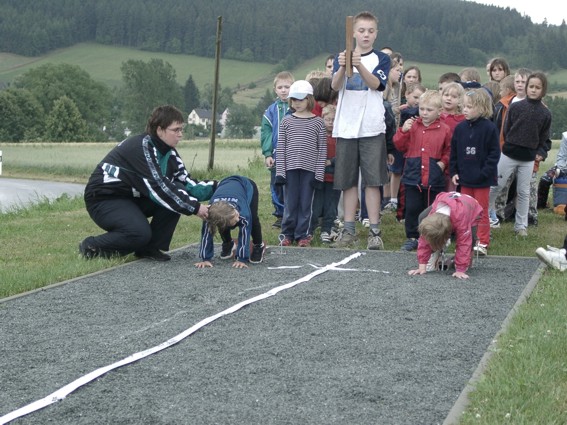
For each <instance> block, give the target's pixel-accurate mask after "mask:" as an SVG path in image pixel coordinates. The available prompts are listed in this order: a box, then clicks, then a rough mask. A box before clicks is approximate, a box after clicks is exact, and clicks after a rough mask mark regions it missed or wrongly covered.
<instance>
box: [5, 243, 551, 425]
mask: <svg viewBox="0 0 567 425" xmlns="http://www.w3.org/2000/svg"><path fill="white" fill-rule="evenodd" d="M196 245H197V244H196V243H194V244H188V245H185V246H182V247H180V248H177V249H174V250H171V251H170V252H176V251H181V250H185V249H187V248H191V247H194V246H196ZM268 248H272V249H274V250H278V249H280V247H279V245H273V246H268ZM289 248H292V249H293V248H295V247H286V248H285V249H289ZM302 249H303V248H302ZM311 249H328V248H311ZM353 252H354V250H353ZM384 252H398V251H384ZM495 257H504V256H495ZM526 258H527V257H526ZM529 258H531V257H529ZM136 261H140V260H136ZM129 264H131V262H128V263H124V264H119V265H117V266H113V267H110V268H107V269H104V270H99V271H96V272H94V273H90V274H86V275H83V276H78V277H75V278H73V279H69V280H65V281H63V282H58V283H54V284H51V285H48V286H44V287H42V288H37V289H33V290H31V291H27V292H24V293H22V294H17V295H12V296H11V297H7V298H2V299H0V304H2V303H4V302H7V301H11V300H14V299H17V298H20V297H25V296H28V295H32V294H35V293H37V292H41V291H47V290H49V289H52V288H56V287H59V286H62V285H66V284H69V283H73V282H75V281H77V280H80V279H83V278H86V277H91V276H96V275H99V274H102V273H106V272H108V271H110V270H115V269H119V268H121V267H125V266H127V265H129ZM545 269H546V267H545V265H543V264H542V265H540V266H539V267H538V268H537V270H536V271H535V273H534V274H533V276H532V277H531V279H530V281H529V282H528V284H527V285H526V287H525V288H524V290H523V291H522V293H521V294H520V296H519V297H518V300H517V301H516V303H515V304H514V306H513V307H512V309H511V310H510V312H509V313H508V315H507V316H506V318H505V319H504V321H503V322H502V326H501V327H500V330H499V331H498V332H497V333H496V335H495V336H494V338H493V339H492V341H491V343H490V344H489V345H488V347H487V349H486V352H485V353H484V355H483V356H482V358H481V359H480V362H479V364H478V366H477V368H476V369H475V371H474V372H473V374H472V376H471V379H469V381H468V383H467V385H466V386H465V388H464V389H463V391H461V394H460V395H459V397H458V398H457V401H456V402H455V404H454V405H453V407H452V408H451V410H450V411H449V414H448V415H447V417H446V418H445V420H444V421H443V425H458V423H459V421H460V417H461V415H462V414H463V412H464V411H465V409H466V408H467V406H468V404H469V398H468V396H469V394H470V393H471V392H472V391H473V390H474V389H475V384H476V383H477V382H478V381H479V380H480V378H481V376H482V375H483V374H484V372H485V370H486V368H487V366H488V363H489V361H490V359H491V358H492V355H493V353H494V352H495V351H496V346H497V343H498V338H499V337H500V335H502V334H503V333H504V332H505V331H506V330H507V329H508V327H509V326H510V323H511V322H512V319H513V318H514V316H515V315H516V313H517V311H518V310H519V308H520V307H521V306H522V304H524V302H525V301H526V300H527V299H528V298H529V296H530V295H531V293H532V291H533V289H534V288H535V287H536V285H537V283H538V282H539V280H540V278H541V276H542V273H543V271H544V270H545Z"/></svg>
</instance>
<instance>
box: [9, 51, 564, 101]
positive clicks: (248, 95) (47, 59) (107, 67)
mask: <svg viewBox="0 0 567 425" xmlns="http://www.w3.org/2000/svg"><path fill="white" fill-rule="evenodd" d="M330 53H332V52H329V53H327V52H324V53H321V55H319V56H317V57H315V58H313V59H310V60H308V61H305V62H303V63H302V64H301V65H299V66H298V67H296V68H295V69H293V70H291V71H292V72H293V74H294V76H295V78H296V79H304V78H305V76H306V75H307V73H309V72H310V71H313V70H323V69H324V62H325V58H326V57H327V56H328V54H330ZM152 58H159V59H163V60H164V61H167V62H169V63H170V64H171V65H172V66H173V67H174V68H175V70H176V72H177V80H178V82H179V84H181V85H183V84H185V81H187V78H188V77H189V75H192V76H193V80H194V81H195V84H196V85H197V87H199V89H203V87H204V86H205V84H207V83H209V84H212V83H213V77H214V68H215V61H214V59H213V58H203V57H197V56H190V55H174V54H170V53H155V52H147V51H141V50H135V49H130V48H126V47H117V46H106V45H101V44H95V43H81V44H77V45H75V46H72V47H69V48H65V49H60V50H57V51H54V52H51V53H49V54H47V55H45V56H41V57H32V58H30V57H24V56H18V55H13V54H9V53H0V83H8V82H10V81H12V80H13V79H14V78H15V77H17V76H18V75H21V74H22V73H24V72H26V71H27V70H29V69H31V68H33V67H37V66H39V65H42V64H45V63H55V64H58V63H70V64H74V65H79V66H80V67H81V68H83V69H85V70H86V71H87V72H88V73H89V74H90V75H91V77H92V78H93V79H95V80H97V81H101V82H103V83H105V84H108V85H109V86H112V87H116V86H119V85H121V83H122V82H121V79H122V74H121V72H120V66H121V64H122V63H123V62H125V61H126V60H128V59H134V60H143V61H148V60H150V59H152ZM411 65H417V66H419V68H420V69H421V72H422V77H423V83H424V85H425V86H426V87H428V88H436V87H437V79H438V78H439V76H440V75H441V74H443V73H445V72H449V71H453V72H459V71H460V70H461V69H462V68H463V67H462V66H459V65H454V66H452V65H437V64H428V63H420V62H412V61H411V59H410V58H405V67H406V68H407V67H409V66H411ZM274 68H275V67H274V65H272V64H266V63H259V62H240V61H235V60H229V59H221V62H220V69H219V71H220V76H219V79H220V84H221V86H222V87H230V88H232V89H233V90H234V92H235V93H234V101H235V102H236V103H239V104H243V105H246V106H249V107H254V106H256V104H257V103H258V101H259V100H260V98H261V97H262V96H263V95H264V93H265V92H266V89H268V90H272V82H273V77H274V73H273V70H274ZM479 71H481V76H482V77H484V76H485V73H484V70H483V69H479ZM549 80H550V83H551V84H554V83H562V84H564V85H567V70H560V71H558V72H554V73H551V74H550V75H549ZM251 85H253V86H255V87H253V88H249V87H250V86H251ZM554 94H557V95H561V96H565V97H567V93H565V92H563V93H554Z"/></svg>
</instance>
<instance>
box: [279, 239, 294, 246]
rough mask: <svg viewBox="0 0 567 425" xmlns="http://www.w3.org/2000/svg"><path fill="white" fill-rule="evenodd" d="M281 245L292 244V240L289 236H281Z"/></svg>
mask: <svg viewBox="0 0 567 425" xmlns="http://www.w3.org/2000/svg"><path fill="white" fill-rule="evenodd" d="M280 245H281V246H292V245H293V240H291V239H290V238H283V239H282V241H281V242H280Z"/></svg>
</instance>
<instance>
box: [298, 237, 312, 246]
mask: <svg viewBox="0 0 567 425" xmlns="http://www.w3.org/2000/svg"><path fill="white" fill-rule="evenodd" d="M311 239H313V236H307V237H305V238H302V239H300V240H299V242H297V246H298V247H300V248H309V247H310V246H311Z"/></svg>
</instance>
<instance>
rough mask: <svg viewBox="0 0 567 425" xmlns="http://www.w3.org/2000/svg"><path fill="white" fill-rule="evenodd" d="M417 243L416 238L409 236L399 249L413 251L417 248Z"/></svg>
mask: <svg viewBox="0 0 567 425" xmlns="http://www.w3.org/2000/svg"><path fill="white" fill-rule="evenodd" d="M417 243H418V242H417V239H415V238H409V239H408V240H406V241H405V242H404V244H403V245H402V247H401V248H400V251H407V252H411V251H415V250H416V249H417Z"/></svg>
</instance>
